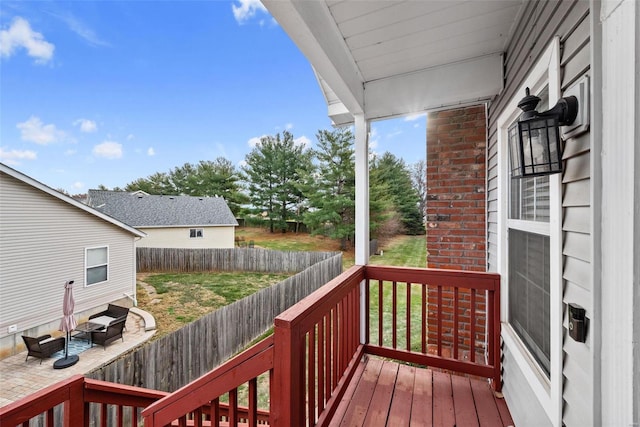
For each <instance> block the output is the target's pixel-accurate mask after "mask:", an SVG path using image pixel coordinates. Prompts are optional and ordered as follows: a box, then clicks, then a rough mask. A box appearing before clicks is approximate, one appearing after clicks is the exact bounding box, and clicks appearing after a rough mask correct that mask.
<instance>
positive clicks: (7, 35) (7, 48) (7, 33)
mask: <svg viewBox="0 0 640 427" xmlns="http://www.w3.org/2000/svg"><path fill="white" fill-rule="evenodd" d="M19 48H24V49H26V50H27V55H29V56H31V57H32V58H35V62H36V64H44V63H46V62H48V61H50V60H51V58H53V51H54V50H55V46H54V45H53V44H52V43H49V42H48V41H46V40H45V39H44V36H43V35H42V34H40V33H38V32H36V31H33V30H32V29H31V25H29V22H28V21H27V20H26V19H24V18H20V17H16V18H15V19H14V20H13V21H12V22H11V26H10V27H9V29H8V30H2V31H0V55H1V56H6V57H9V56H11V55H13V54H14V53H15V51H16V50H17V49H19Z"/></svg>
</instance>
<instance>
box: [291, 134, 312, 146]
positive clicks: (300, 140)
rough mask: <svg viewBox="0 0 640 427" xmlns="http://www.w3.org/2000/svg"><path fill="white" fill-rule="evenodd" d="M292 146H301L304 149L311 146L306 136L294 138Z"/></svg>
mask: <svg viewBox="0 0 640 427" xmlns="http://www.w3.org/2000/svg"><path fill="white" fill-rule="evenodd" d="M293 142H294V144H296V145H302V146H303V147H305V148H308V147H310V146H311V140H310V139H309V138H307V137H306V136H301V137H299V138H296V139H294V140H293Z"/></svg>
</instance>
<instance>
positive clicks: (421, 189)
mask: <svg viewBox="0 0 640 427" xmlns="http://www.w3.org/2000/svg"><path fill="white" fill-rule="evenodd" d="M411 182H412V184H413V188H414V189H415V190H416V193H418V197H420V202H419V208H420V212H421V213H422V218H423V221H424V220H426V217H427V164H426V162H425V161H424V160H418V161H417V162H416V163H414V164H413V165H412V166H411Z"/></svg>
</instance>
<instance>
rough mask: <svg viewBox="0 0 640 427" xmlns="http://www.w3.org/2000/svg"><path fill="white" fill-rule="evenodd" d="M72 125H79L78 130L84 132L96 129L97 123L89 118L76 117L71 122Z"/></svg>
mask: <svg viewBox="0 0 640 427" xmlns="http://www.w3.org/2000/svg"><path fill="white" fill-rule="evenodd" d="M73 125H74V126H80V131H81V132H84V133H91V132H95V131H96V130H98V125H97V124H96V122H94V121H93V120H89V119H78V120H76V121H75V122H73Z"/></svg>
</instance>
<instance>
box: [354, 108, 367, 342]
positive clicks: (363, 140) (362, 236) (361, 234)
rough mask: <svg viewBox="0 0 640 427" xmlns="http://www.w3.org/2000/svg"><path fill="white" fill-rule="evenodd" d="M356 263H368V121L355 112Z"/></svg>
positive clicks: (362, 289)
mask: <svg viewBox="0 0 640 427" xmlns="http://www.w3.org/2000/svg"><path fill="white" fill-rule="evenodd" d="M354 119H355V128H356V130H355V132H356V238H355V244H356V265H367V264H368V263H369V122H367V121H366V120H365V118H364V114H356V115H355V117H354ZM365 302H366V301H365V282H364V281H363V282H361V283H360V343H362V344H364V343H366V342H367V337H366V334H365V332H366V327H365V322H366V320H367V310H366V305H365Z"/></svg>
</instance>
